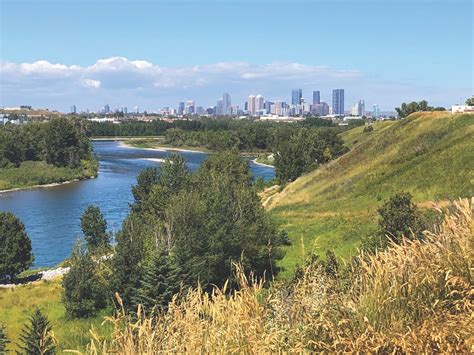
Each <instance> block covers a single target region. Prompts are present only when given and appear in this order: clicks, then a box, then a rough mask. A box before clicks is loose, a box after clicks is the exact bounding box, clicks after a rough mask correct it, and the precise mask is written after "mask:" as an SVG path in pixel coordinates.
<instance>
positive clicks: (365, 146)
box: [267, 113, 474, 277]
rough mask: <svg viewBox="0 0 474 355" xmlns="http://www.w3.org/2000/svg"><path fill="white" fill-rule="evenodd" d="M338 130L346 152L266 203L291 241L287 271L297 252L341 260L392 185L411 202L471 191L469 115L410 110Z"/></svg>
mask: <svg viewBox="0 0 474 355" xmlns="http://www.w3.org/2000/svg"><path fill="white" fill-rule="evenodd" d="M373 127H374V130H373V131H372V132H363V128H364V127H357V128H354V129H352V130H349V131H346V132H344V133H342V137H343V139H344V141H345V143H346V145H347V146H348V147H350V148H351V150H350V152H349V153H347V154H345V155H344V156H342V157H340V158H338V159H337V160H335V161H333V162H331V163H329V164H327V165H325V166H322V167H321V168H319V169H317V170H315V171H313V172H311V173H309V174H306V175H304V176H302V177H300V178H299V179H297V180H296V181H295V182H293V183H292V184H290V185H288V186H287V187H286V188H285V189H284V190H283V191H282V192H281V193H279V194H276V195H275V196H274V197H273V198H272V200H271V201H270V203H269V204H268V207H267V208H268V209H270V210H271V214H272V215H273V216H274V218H275V219H276V220H277V221H278V223H279V224H280V225H281V226H282V227H283V228H284V229H286V230H287V231H288V233H289V235H290V238H291V240H292V242H293V245H292V246H291V247H289V248H288V251H287V255H286V256H285V258H284V259H283V260H282V262H281V264H280V266H281V267H283V268H284V269H285V271H284V272H283V273H282V277H287V276H290V275H291V273H292V272H293V270H294V268H295V266H296V265H297V264H300V263H301V262H302V260H303V253H302V249H303V248H302V242H301V241H302V240H303V241H304V251H305V254H308V253H309V252H311V251H314V252H316V253H318V254H321V255H323V254H324V253H325V251H326V250H327V249H334V250H335V251H336V253H337V254H338V255H339V256H340V257H343V258H347V257H349V256H351V255H353V254H354V253H355V252H356V249H357V247H358V246H359V245H360V242H361V239H362V238H364V237H365V236H366V235H368V234H369V233H371V231H373V230H375V228H376V226H377V212H376V211H377V208H378V207H379V206H380V205H381V204H382V203H383V201H384V200H386V199H388V198H389V197H390V196H391V195H393V194H394V193H396V192H399V191H408V192H410V193H411V194H412V195H413V197H414V201H415V202H418V203H419V202H423V201H428V200H434V201H437V200H446V199H456V198H458V197H471V196H473V195H474V191H473V189H474V188H473V186H474V140H473V139H472V137H474V115H468V114H464V115H462V114H457V115H452V114H449V113H417V114H413V115H411V116H410V117H408V118H406V119H403V120H400V121H388V122H377V123H375V124H374V125H373Z"/></svg>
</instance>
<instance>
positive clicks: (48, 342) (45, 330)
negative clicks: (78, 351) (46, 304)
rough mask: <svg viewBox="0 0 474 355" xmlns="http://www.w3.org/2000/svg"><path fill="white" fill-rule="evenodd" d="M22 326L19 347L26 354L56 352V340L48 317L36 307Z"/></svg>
mask: <svg viewBox="0 0 474 355" xmlns="http://www.w3.org/2000/svg"><path fill="white" fill-rule="evenodd" d="M29 323H30V324H26V325H25V326H24V327H23V330H22V333H21V335H20V340H21V342H22V344H20V349H21V350H22V353H24V354H27V355H51V354H55V353H56V340H55V339H54V334H53V331H52V327H51V324H50V322H49V320H48V318H47V317H46V316H45V315H44V314H43V313H42V312H41V311H40V310H39V308H37V309H36V310H35V312H34V313H33V315H32V316H31V318H30V320H29Z"/></svg>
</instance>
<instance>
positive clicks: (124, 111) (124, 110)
mask: <svg viewBox="0 0 474 355" xmlns="http://www.w3.org/2000/svg"><path fill="white" fill-rule="evenodd" d="M121 111H122V113H123V114H124V115H126V114H127V111H128V110H127V106H122V108H121Z"/></svg>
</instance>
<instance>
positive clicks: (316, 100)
mask: <svg viewBox="0 0 474 355" xmlns="http://www.w3.org/2000/svg"><path fill="white" fill-rule="evenodd" d="M320 103H321V95H320V92H319V90H318V91H313V105H318V104H320Z"/></svg>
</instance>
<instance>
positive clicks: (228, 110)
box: [222, 92, 232, 115]
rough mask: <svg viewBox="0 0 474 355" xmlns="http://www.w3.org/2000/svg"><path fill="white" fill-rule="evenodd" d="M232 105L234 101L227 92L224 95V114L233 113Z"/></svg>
mask: <svg viewBox="0 0 474 355" xmlns="http://www.w3.org/2000/svg"><path fill="white" fill-rule="evenodd" d="M231 105H232V102H231V100H230V95H229V94H228V93H226V92H225V93H224V94H223V95H222V114H223V115H230V114H231Z"/></svg>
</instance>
